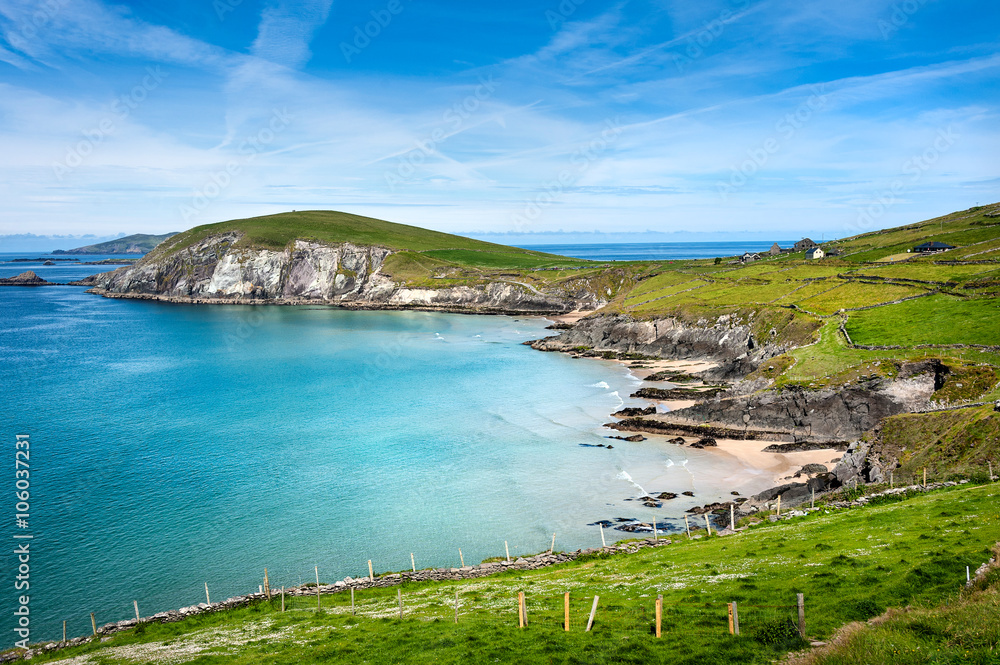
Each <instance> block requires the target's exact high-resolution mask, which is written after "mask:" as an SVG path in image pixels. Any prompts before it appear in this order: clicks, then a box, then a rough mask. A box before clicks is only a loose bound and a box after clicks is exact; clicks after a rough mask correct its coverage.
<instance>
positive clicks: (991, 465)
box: [986, 460, 993, 483]
mask: <svg viewBox="0 0 1000 665" xmlns="http://www.w3.org/2000/svg"><path fill="white" fill-rule="evenodd" d="M986 464H988V465H989V467H990V482H991V483H992V482H993V462H991V461H989V460H986Z"/></svg>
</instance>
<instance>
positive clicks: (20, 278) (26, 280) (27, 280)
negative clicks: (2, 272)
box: [0, 270, 52, 286]
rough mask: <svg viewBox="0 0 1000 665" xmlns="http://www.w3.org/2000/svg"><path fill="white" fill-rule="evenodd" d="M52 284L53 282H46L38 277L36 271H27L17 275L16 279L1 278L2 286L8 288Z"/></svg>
mask: <svg viewBox="0 0 1000 665" xmlns="http://www.w3.org/2000/svg"><path fill="white" fill-rule="evenodd" d="M51 283H52V282H46V281H45V280H44V279H42V278H41V277H39V276H38V275H36V274H35V271H34V270H25V271H24V272H22V273H21V274H20V275H15V276H14V277H2V278H0V284H5V285H7V286H40V285H42V284H51Z"/></svg>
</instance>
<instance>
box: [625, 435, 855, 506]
mask: <svg viewBox="0 0 1000 665" xmlns="http://www.w3.org/2000/svg"><path fill="white" fill-rule="evenodd" d="M645 436H647V440H646V441H644V442H642V444H640V445H643V446H657V447H658V448H660V449H661V450H662V451H663V455H664V460H663V462H661V463H657V464H644V465H643V466H642V467H639V466H631V467H630V468H629V469H628V471H629V475H630V476H631V478H632V479H633V480H634V481H635V483H637V484H638V485H639V486H641V487H642V488H643V489H645V490H646V491H648V492H651V493H652V492H661V491H667V492H675V493H679V492H681V491H683V490H693V491H694V492H695V497H694V498H693V499H690V500H685V501H681V500H680V497H679V498H678V500H674V501H670V502H668V503H666V504H664V509H667V510H669V512H671V513H673V512H677V511H678V509H679V510H684V509H686V508H687V507H688V506H689V505H703V504H705V503H711V502H714V501H728V500H730V499H732V498H733V495H732V494H731V493H732V492H733V491H737V492H739V494H740V495H741V496H752V495H753V494H756V493H758V492H762V491H764V490H766V489H769V488H771V487H776V486H778V485H784V484H786V483H790V482H805V481H806V480H807V479H808V476H805V475H802V476H800V477H799V478H794V477H793V475H794V474H795V472H796V471H798V470H799V469H801V468H802V467H803V466H805V465H806V464H822V465H824V466H825V467H826V468H827V469H828V470H830V469H833V467H834V466H835V462H834V460H837V459H839V458H840V457H841V455H843V452H841V451H837V450H834V449H824V450H810V451H803V452H795V453H765V452H763V450H764V448H765V447H767V446H768V445H769V443H770V442H767V441H735V440H728V439H719V440H717V444H718V446H717V447H709V448H702V449H699V448H691V447H689V445H684V446H681V445H678V444H675V443H669V439H672V438H676V437H666V436H659V435H655V434H647V435H645ZM685 441H686V444H691V443H693V442H694V441H696V439H695V438H694V437H688V438H687V439H685ZM677 504H683V505H677Z"/></svg>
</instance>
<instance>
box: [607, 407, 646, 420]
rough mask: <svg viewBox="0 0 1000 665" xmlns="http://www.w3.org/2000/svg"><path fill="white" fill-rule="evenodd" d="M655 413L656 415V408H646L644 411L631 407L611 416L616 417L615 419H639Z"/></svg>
mask: <svg viewBox="0 0 1000 665" xmlns="http://www.w3.org/2000/svg"><path fill="white" fill-rule="evenodd" d="M654 413H656V407H655V406H650V407H646V408H644V409H640V408H638V407H634V406H630V407H626V408H624V409H621V410H620V411H615V412H614V413H612V414H611V415H612V416H614V417H615V418H636V417H639V416H651V415H653V414H654Z"/></svg>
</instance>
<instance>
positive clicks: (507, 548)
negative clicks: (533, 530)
mask: <svg viewBox="0 0 1000 665" xmlns="http://www.w3.org/2000/svg"><path fill="white" fill-rule="evenodd" d="M503 549H504V551H505V552H506V553H507V560H508V561H510V546H509V545H507V541H506V540H505V541H503Z"/></svg>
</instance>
